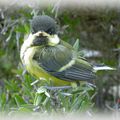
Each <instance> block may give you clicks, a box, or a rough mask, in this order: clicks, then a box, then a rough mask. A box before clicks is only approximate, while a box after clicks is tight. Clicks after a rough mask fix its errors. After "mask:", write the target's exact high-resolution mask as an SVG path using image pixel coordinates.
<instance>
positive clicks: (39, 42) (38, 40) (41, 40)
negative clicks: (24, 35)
mask: <svg viewBox="0 0 120 120" xmlns="http://www.w3.org/2000/svg"><path fill="white" fill-rule="evenodd" d="M47 41H48V40H47V37H46V36H38V37H36V39H34V40H33V43H32V46H40V45H46V44H47Z"/></svg>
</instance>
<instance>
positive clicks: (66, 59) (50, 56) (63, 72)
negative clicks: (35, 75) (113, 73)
mask: <svg viewBox="0 0 120 120" xmlns="http://www.w3.org/2000/svg"><path fill="white" fill-rule="evenodd" d="M33 59H34V60H36V61H37V62H38V63H39V66H40V67H42V68H43V69H44V70H45V71H46V72H48V73H49V74H51V75H53V76H55V77H57V78H59V79H62V80H66V81H79V80H82V81H88V82H91V81H92V80H93V79H95V74H94V72H93V69H92V66H91V65H90V64H89V63H88V62H86V61H85V60H83V59H78V58H77V56H76V54H75V53H74V51H73V50H71V49H68V48H66V47H64V46H63V45H57V46H54V47H46V48H44V49H42V50H40V51H38V53H36V54H35V56H34V58H33Z"/></svg>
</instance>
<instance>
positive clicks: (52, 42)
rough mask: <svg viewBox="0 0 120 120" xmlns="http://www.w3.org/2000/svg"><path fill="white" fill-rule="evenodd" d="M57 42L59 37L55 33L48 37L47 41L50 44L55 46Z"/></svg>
mask: <svg viewBox="0 0 120 120" xmlns="http://www.w3.org/2000/svg"><path fill="white" fill-rule="evenodd" d="M59 42H60V39H59V37H58V36H57V35H54V36H52V37H49V42H48V44H49V45H50V46H55V45H57V44H58V43H59Z"/></svg>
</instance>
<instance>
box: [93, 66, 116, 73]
mask: <svg viewBox="0 0 120 120" xmlns="http://www.w3.org/2000/svg"><path fill="white" fill-rule="evenodd" d="M93 69H94V70H95V71H96V72H97V71H102V70H116V68H112V67H109V66H94V67H93Z"/></svg>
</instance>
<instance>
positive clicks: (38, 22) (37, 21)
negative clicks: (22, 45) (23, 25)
mask: <svg viewBox="0 0 120 120" xmlns="http://www.w3.org/2000/svg"><path fill="white" fill-rule="evenodd" d="M56 26H57V25H56V22H55V20H54V19H53V18H51V17H49V16H47V15H41V16H36V17H34V18H33V20H32V21H31V29H32V33H33V34H34V33H37V32H38V31H44V32H46V33H48V34H50V35H52V34H56V29H57V27H56Z"/></svg>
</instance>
